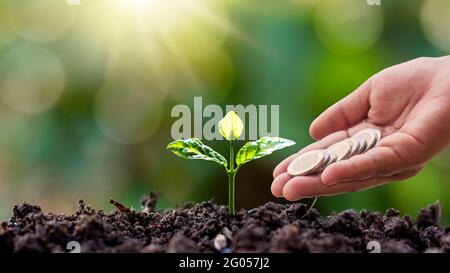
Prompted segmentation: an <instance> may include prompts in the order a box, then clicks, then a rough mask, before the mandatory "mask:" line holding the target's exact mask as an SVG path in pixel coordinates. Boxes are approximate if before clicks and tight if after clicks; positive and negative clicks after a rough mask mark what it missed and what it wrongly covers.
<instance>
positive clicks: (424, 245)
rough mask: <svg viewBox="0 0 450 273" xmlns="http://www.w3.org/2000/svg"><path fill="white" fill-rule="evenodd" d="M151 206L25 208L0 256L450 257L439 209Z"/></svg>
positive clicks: (4, 231) (6, 233)
mask: <svg viewBox="0 0 450 273" xmlns="http://www.w3.org/2000/svg"><path fill="white" fill-rule="evenodd" d="M156 201H157V195H156V194H154V193H151V194H150V195H149V196H144V197H143V198H142V200H141V204H142V208H141V210H140V211H138V210H135V209H129V208H126V207H124V206H123V205H121V204H120V203H119V202H117V201H112V203H113V204H114V205H115V206H116V207H117V210H115V211H114V212H111V213H107V212H104V211H101V210H100V211H97V210H94V209H92V208H90V207H89V206H88V205H86V204H85V203H84V202H83V201H80V202H79V207H78V209H77V211H76V212H75V213H74V214H72V215H62V214H44V213H42V211H41V209H40V207H39V206H34V205H30V204H26V203H24V204H21V205H18V206H15V207H14V210H13V216H12V218H11V219H10V221H9V222H4V223H1V224H0V253H2V252H3V253H5V252H6V253H11V252H15V253H30V252H67V251H68V250H66V246H67V244H68V242H70V241H77V242H79V243H80V245H81V251H82V252H368V250H367V249H366V247H367V244H368V242H370V241H373V240H376V241H378V242H379V243H380V244H381V251H382V252H424V251H427V252H450V228H445V229H443V228H441V227H440V226H439V220H440V211H441V208H440V205H439V204H434V205H432V206H429V207H428V208H426V209H422V210H420V211H419V213H418V215H417V218H416V220H413V219H412V218H411V217H409V216H404V217H402V216H400V213H399V212H398V211H397V210H395V209H388V210H387V211H386V213H385V214H384V216H382V215H380V214H379V213H373V212H369V211H366V210H364V211H361V212H359V213H358V212H356V211H354V210H346V211H343V212H340V213H334V214H332V215H330V216H326V217H322V216H320V214H319V212H318V211H317V210H316V209H313V210H311V211H310V213H309V214H307V215H305V212H306V209H305V206H304V205H301V204H289V205H281V204H275V203H267V204H265V205H263V206H260V207H258V208H254V209H251V210H240V211H239V212H238V213H237V214H236V216H235V217H230V216H228V211H227V208H226V207H225V206H219V205H216V204H214V203H212V202H203V203H200V204H186V205H183V206H180V207H177V208H176V209H173V210H163V211H156V210H155V206H156ZM303 216H305V217H303ZM302 217H303V218H302Z"/></svg>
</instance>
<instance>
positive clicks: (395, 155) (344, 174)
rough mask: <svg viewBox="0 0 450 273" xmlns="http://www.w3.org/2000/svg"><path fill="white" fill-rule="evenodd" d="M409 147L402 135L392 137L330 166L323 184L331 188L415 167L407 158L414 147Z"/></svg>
mask: <svg viewBox="0 0 450 273" xmlns="http://www.w3.org/2000/svg"><path fill="white" fill-rule="evenodd" d="M392 139H394V140H395V141H392ZM409 146H410V145H409V144H408V143H407V142H406V141H404V140H403V137H402V136H401V135H400V136H399V135H398V134H393V135H390V136H388V137H386V138H384V139H383V140H382V141H381V142H380V143H379V145H378V146H376V147H375V148H373V149H371V150H369V151H367V152H366V153H364V154H360V155H356V156H353V157H351V158H349V159H347V160H343V161H339V162H336V163H333V164H331V165H330V166H328V167H327V168H326V169H325V170H324V171H323V173H322V182H323V183H324V184H325V185H328V186H330V185H334V184H337V183H339V182H342V181H351V180H363V179H368V178H372V177H380V176H390V175H392V174H394V173H399V172H402V171H403V170H405V169H409V168H411V167H412V165H413V161H411V159H407V158H408V157H409V156H408V155H410V153H411V151H412V150H413V149H414V147H409Z"/></svg>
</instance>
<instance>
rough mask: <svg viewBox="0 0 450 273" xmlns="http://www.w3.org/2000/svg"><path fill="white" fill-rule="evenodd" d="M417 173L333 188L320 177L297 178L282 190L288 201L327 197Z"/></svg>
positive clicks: (414, 171) (356, 182) (355, 182)
mask: <svg viewBox="0 0 450 273" xmlns="http://www.w3.org/2000/svg"><path fill="white" fill-rule="evenodd" d="M417 173H418V170H409V171H405V172H403V173H399V174H395V175H392V176H389V177H378V178H372V179H368V180H364V181H352V182H347V183H340V184H337V185H334V186H326V185H324V184H323V183H321V178H320V176H297V177H294V178H292V179H291V180H289V181H288V182H286V184H285V185H284V188H283V196H284V198H286V199H287V200H289V201H295V200H299V199H302V198H311V197H317V196H329V195H336V194H342V193H349V192H355V191H360V190H366V189H370V188H373V187H376V186H380V185H382V184H385V183H387V182H390V181H399V180H403V179H406V178H409V177H411V176H414V175H416V174H417Z"/></svg>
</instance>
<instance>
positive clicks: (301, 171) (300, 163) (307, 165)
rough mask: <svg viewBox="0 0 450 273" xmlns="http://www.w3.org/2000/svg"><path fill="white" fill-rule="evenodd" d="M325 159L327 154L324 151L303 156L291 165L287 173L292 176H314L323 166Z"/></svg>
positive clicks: (315, 151)
mask: <svg viewBox="0 0 450 273" xmlns="http://www.w3.org/2000/svg"><path fill="white" fill-rule="evenodd" d="M325 157H326V154H325V153H323V152H322V150H313V151H309V152H306V153H304V154H301V155H299V156H298V157H297V158H296V159H294V160H293V161H292V162H291V163H290V164H289V166H288V168H287V173H288V174H289V175H292V176H297V175H308V174H312V173H314V172H315V171H317V170H318V168H320V167H321V166H322V164H323V162H324V161H325V159H326V158H325Z"/></svg>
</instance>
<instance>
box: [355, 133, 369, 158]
mask: <svg viewBox="0 0 450 273" xmlns="http://www.w3.org/2000/svg"><path fill="white" fill-rule="evenodd" d="M352 138H353V139H355V141H357V142H358V144H359V148H358V151H357V152H356V154H362V153H363V152H364V151H365V149H366V147H367V142H366V139H365V138H364V137H361V136H360V135H354V136H353V137H352Z"/></svg>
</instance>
